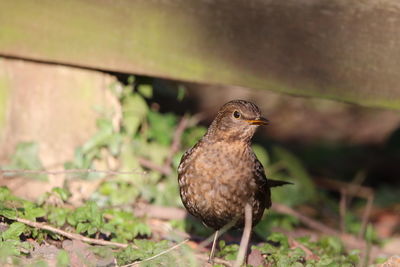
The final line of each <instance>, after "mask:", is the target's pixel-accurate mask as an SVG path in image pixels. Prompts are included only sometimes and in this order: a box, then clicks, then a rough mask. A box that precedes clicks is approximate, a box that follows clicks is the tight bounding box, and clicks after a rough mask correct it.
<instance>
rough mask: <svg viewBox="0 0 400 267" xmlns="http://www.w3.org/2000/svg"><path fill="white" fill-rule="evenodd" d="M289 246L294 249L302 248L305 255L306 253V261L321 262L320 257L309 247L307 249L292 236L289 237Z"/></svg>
mask: <svg viewBox="0 0 400 267" xmlns="http://www.w3.org/2000/svg"><path fill="white" fill-rule="evenodd" d="M288 239H289V244H290V247H291V248H292V249H293V248H300V249H301V250H303V251H304V253H306V260H316V261H319V260H320V258H319V257H318V255H316V254H314V252H312V251H311V250H310V249H309V248H308V247H306V246H305V245H303V244H301V243H300V242H297V240H296V239H294V238H292V237H291V236H289V238H288Z"/></svg>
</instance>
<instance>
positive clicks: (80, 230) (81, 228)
mask: <svg viewBox="0 0 400 267" xmlns="http://www.w3.org/2000/svg"><path fill="white" fill-rule="evenodd" d="M89 228H90V224H88V223H82V222H80V223H78V225H77V226H76V231H77V232H78V233H85V232H87V231H88V230H89Z"/></svg>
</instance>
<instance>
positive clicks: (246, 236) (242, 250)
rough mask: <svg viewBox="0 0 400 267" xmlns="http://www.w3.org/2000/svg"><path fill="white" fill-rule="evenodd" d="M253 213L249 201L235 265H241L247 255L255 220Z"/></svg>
mask: <svg viewBox="0 0 400 267" xmlns="http://www.w3.org/2000/svg"><path fill="white" fill-rule="evenodd" d="M252 215H253V212H252V208H251V206H250V204H249V203H246V205H245V206H244V229H243V234H242V239H241V240H240V247H239V252H238V256H237V258H236V261H235V264H234V265H233V266H234V267H240V265H242V263H243V261H244V259H245V257H246V253H247V247H248V246H249V241H250V234H251V224H252V221H253V219H252Z"/></svg>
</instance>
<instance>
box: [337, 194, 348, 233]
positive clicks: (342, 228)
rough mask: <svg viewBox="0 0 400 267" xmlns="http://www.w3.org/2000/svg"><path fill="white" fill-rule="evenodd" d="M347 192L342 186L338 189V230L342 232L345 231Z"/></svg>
mask: <svg viewBox="0 0 400 267" xmlns="http://www.w3.org/2000/svg"><path fill="white" fill-rule="evenodd" d="M346 196H347V192H346V190H345V189H344V188H342V189H340V203H339V215H340V232H341V233H342V234H343V233H345V232H346V224H345V217H346V205H347V197H346Z"/></svg>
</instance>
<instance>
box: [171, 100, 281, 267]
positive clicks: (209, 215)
mask: <svg viewBox="0 0 400 267" xmlns="http://www.w3.org/2000/svg"><path fill="white" fill-rule="evenodd" d="M266 124H268V120H266V119H265V118H263V117H261V112H260V109H259V108H258V107H257V106H256V105H255V104H253V103H251V102H248V101H244V100H233V101H230V102H228V103H226V104H225V105H223V106H222V107H221V109H220V110H219V112H218V114H217V116H216V118H215V119H214V121H213V122H212V123H211V125H210V127H209V128H208V131H207V133H206V134H205V135H204V136H203V137H202V138H201V140H200V141H199V142H198V143H197V144H196V145H195V146H194V147H193V148H191V149H189V150H188V151H186V153H185V154H184V155H183V157H182V159H181V163H180V165H179V168H178V182H179V187H180V195H181V199H182V202H183V204H184V206H185V207H186V209H187V210H188V211H189V213H191V214H192V215H193V216H195V217H197V218H199V219H201V220H202V221H203V223H204V224H205V225H207V226H208V227H211V228H214V229H215V230H216V232H215V236H214V242H213V245H212V249H211V253H210V261H212V258H213V256H214V251H215V243H216V240H217V238H218V230H220V229H221V228H222V227H223V226H225V225H227V224H228V223H230V222H232V221H233V220H236V223H235V224H234V227H235V228H241V227H243V225H244V207H245V205H246V203H248V204H250V206H251V207H252V212H253V216H252V218H253V225H255V224H257V223H258V222H259V221H260V219H261V217H262V215H263V213H264V209H265V208H269V207H270V206H271V192H270V187H273V186H280V185H284V184H287V182H283V181H282V182H281V181H272V180H267V178H266V176H265V172H264V168H263V166H262V164H261V163H260V161H259V160H258V159H257V157H256V155H255V154H254V152H253V150H252V149H251V138H252V137H253V135H254V133H255V131H256V129H257V127H258V126H260V125H266Z"/></svg>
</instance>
